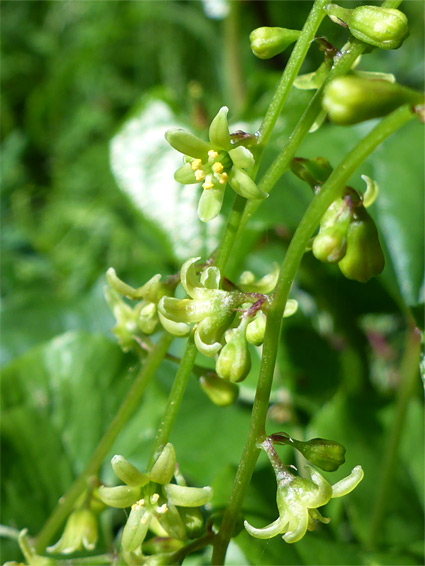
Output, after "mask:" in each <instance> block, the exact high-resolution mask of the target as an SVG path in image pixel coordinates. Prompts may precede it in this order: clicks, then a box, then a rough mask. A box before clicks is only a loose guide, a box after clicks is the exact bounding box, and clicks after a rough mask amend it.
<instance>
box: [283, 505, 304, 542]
mask: <svg viewBox="0 0 425 566" xmlns="http://www.w3.org/2000/svg"><path fill="white" fill-rule="evenodd" d="M290 505H291V514H292V515H293V516H292V519H291V521H290V527H289V528H290V529H291V530H290V531H288V532H286V533H285V534H284V535H283V537H282V538H283V540H284V541H285V542H288V543H291V544H292V543H294V542H298V541H299V540H301V539H302V538H303V536H304V535H305V533H306V532H307V527H308V509H307V507H304V505H302V504H300V503H296V502H295V501H291V503H290Z"/></svg>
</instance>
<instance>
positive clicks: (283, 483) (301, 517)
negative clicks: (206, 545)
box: [244, 438, 364, 543]
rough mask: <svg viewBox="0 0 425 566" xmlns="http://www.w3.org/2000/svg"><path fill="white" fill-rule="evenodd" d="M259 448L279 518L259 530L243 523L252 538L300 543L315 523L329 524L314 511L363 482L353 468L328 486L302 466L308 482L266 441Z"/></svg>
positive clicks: (327, 520) (357, 468)
mask: <svg viewBox="0 0 425 566" xmlns="http://www.w3.org/2000/svg"><path fill="white" fill-rule="evenodd" d="M260 446H261V448H262V449H263V450H264V451H265V452H266V453H267V455H268V456H269V458H270V461H271V463H272V465H273V468H274V471H275V475H276V481H277V495H276V502H277V508H278V511H279V517H278V518H277V519H276V520H275V521H273V523H271V524H270V525H267V526H266V527H263V528H256V527H253V526H252V525H250V524H249V523H248V522H247V521H245V523H244V525H245V529H246V530H247V531H248V532H249V534H250V535H252V536H254V537H256V538H261V539H268V538H272V537H274V536H276V535H279V534H281V535H282V538H283V539H284V540H285V541H286V542H288V543H294V542H297V541H299V540H301V539H302V538H303V536H304V535H305V534H306V532H307V529H308V530H313V529H314V528H315V526H316V524H317V522H321V523H329V521H330V519H328V518H326V517H323V516H322V515H321V513H320V512H319V511H318V507H321V506H323V505H326V503H328V502H329V501H330V500H331V499H332V498H335V497H342V496H344V495H347V494H348V493H350V492H351V491H353V489H354V488H355V487H356V486H357V485H358V484H359V483H360V482H361V480H362V479H363V475H364V474H363V470H362V468H361V466H356V467H355V468H354V469H353V470H352V472H351V474H350V475H349V476H347V477H346V478H344V479H342V480H341V481H339V482H337V483H336V484H334V485H332V486H331V484H330V483H329V482H328V481H327V480H326V479H325V478H324V477H323V476H322V475H321V474H320V473H319V472H318V471H316V470H315V469H314V468H312V467H311V466H306V470H307V473H308V475H309V477H308V478H303V477H299V476H295V475H294V474H293V473H291V472H290V471H289V470H288V469H287V468H286V467H285V466H284V465H283V464H282V462H281V461H280V460H279V458H278V456H277V454H276V453H275V451H274V449H273V446H272V443H271V441H270V439H269V438H266V440H265V441H264V442H263V443H262V444H261V445H260Z"/></svg>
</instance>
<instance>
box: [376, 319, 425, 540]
mask: <svg viewBox="0 0 425 566" xmlns="http://www.w3.org/2000/svg"><path fill="white" fill-rule="evenodd" d="M420 345H421V338H420V333H419V330H418V329H417V328H415V326H414V325H413V324H411V325H410V327H409V329H408V331H407V337H406V346H405V350H404V354H403V357H402V360H401V364H400V387H399V390H398V394H397V401H396V408H395V416H394V419H393V421H392V426H391V430H390V431H389V435H388V441H387V446H386V450H385V455H384V457H383V458H382V460H381V461H382V476H381V481H380V482H379V483H378V488H377V489H378V493H377V495H376V499H375V504H374V507H373V510H372V521H371V526H370V530H369V540H368V547H369V548H371V549H372V548H374V547H375V544H376V539H377V536H378V533H379V529H380V528H381V523H382V519H383V517H384V514H385V510H386V507H387V504H388V500H389V499H390V495H389V493H390V491H391V482H392V479H393V475H394V471H395V470H396V467H397V465H396V460H397V455H398V452H399V447H400V439H401V434H402V432H403V427H404V424H405V420H406V413H407V408H408V405H409V401H410V398H411V396H412V393H413V391H414V388H415V385H416V380H417V377H418V359H419V353H420Z"/></svg>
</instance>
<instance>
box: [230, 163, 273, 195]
mask: <svg viewBox="0 0 425 566" xmlns="http://www.w3.org/2000/svg"><path fill="white" fill-rule="evenodd" d="M229 184H230V186H231V187H232V189H233V190H234V191H235V192H236V193H238V195H241V196H242V197H244V198H247V199H259V200H260V199H261V200H263V199H265V198H267V197H268V196H269V195H268V194H267V193H263V191H260V189H259V188H258V187H257V185H256V184H255V183H254V181H253V180H252V179H251V177H250V176H249V175H248V174H247V173H245V171H242V169H238V168H237V167H232V168H231V169H230V172H229Z"/></svg>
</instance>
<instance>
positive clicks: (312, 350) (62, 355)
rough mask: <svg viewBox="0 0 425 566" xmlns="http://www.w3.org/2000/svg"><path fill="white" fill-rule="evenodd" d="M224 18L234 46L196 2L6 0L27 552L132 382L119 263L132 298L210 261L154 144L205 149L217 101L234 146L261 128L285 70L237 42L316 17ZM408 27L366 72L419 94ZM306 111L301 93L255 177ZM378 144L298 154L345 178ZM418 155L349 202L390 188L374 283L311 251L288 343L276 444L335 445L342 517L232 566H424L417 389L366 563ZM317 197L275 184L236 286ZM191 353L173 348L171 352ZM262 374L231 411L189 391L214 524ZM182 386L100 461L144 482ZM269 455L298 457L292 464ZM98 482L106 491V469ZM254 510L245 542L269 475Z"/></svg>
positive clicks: (18, 445) (162, 389) (270, 513)
mask: <svg viewBox="0 0 425 566" xmlns="http://www.w3.org/2000/svg"><path fill="white" fill-rule="evenodd" d="M213 4H214V6H215V7H217V6H218V5H219V2H215V3H213ZM235 5H236V9H237V11H238V12H239V13H238V16H239V19H238V22H239V32H238V36H237V39H236V43H233V44H231V43H229V31H228V28H227V27H226V21H225V20H221V19H215V18H211V17H208V15H207V14H206V11H205V8H206V6H207V3H202V2H198V1H190V2H184V1H168V2H154V1H147V2H126V1H124V2H115V1H113V2H65V1H64V2H53V1H45V2H29V1H28V2H26V1H23V2H12V1H7V0H6V1H3V2H2V20H1V40H2V69H1V71H2V94H3V102H2V107H1V113H2V116H1V119H2V124H3V129H2V157H1V159H2V200H3V206H2V232H3V233H2V235H3V238H2V240H3V265H2V267H3V269H2V275H3V307H2V308H3V311H2V327H3V336H2V349H1V360H2V363H3V365H4V366H5V368H4V371H3V376H2V417H3V418H2V455H3V459H2V460H3V470H2V502H3V503H2V519H1V522H2V523H3V524H7V525H10V526H14V527H17V528H19V529H21V528H24V527H28V528H29V530H30V533H31V534H35V533H36V532H37V531H38V530H39V529H40V527H41V525H42V524H43V522H44V520H45V519H46V518H47V516H48V514H49V512H50V511H51V510H52V508H53V506H54V505H55V503H56V501H57V499H58V498H59V497H60V496H61V495H62V493H63V492H64V490H65V489H66V487H67V486H68V485H69V484H70V482H71V481H72V478H73V477H74V476H75V475H76V474H78V473H79V472H80V471H81V470H82V468H83V467H84V465H85V463H86V462H87V459H88V457H89V456H90V454H91V452H92V450H93V448H94V447H95V445H96V443H97V441H98V440H99V437H100V435H101V434H102V432H103V431H104V430H105V428H106V426H107V425H108V423H109V422H110V420H111V418H112V416H113V414H114V411H115V410H116V408H117V407H118V405H119V402H120V399H122V396H123V395H124V393H125V391H126V390H127V389H128V387H129V385H130V383H131V381H132V374H133V372H134V369H135V367H136V359H135V358H133V357H132V355H131V354H127V355H124V354H122V353H121V351H120V349H119V348H118V346H116V345H115V342H114V339H113V337H112V334H111V332H110V328H111V327H112V325H113V319H112V316H111V315H110V313H109V311H108V308H107V306H106V303H105V301H104V298H103V285H104V275H103V274H104V272H105V270H106V269H107V268H108V267H109V266H111V265H113V266H114V267H115V269H116V270H117V273H118V274H119V276H120V277H121V278H122V279H124V280H126V281H128V282H129V283H131V284H135V285H139V284H141V283H143V282H144V281H145V280H147V279H148V278H149V277H151V276H152V275H153V274H155V273H157V272H162V273H164V274H167V273H173V272H175V271H176V270H177V269H178V268H179V266H180V264H181V260H182V259H185V258H186V257H188V256H193V255H195V250H196V252H199V253H200V254H203V255H204V256H206V255H208V254H209V253H211V251H212V250H213V249H214V245H215V242H216V240H217V236H218V234H219V233H220V229H221V226H222V224H221V223H220V220H218V221H217V222H216V223H213V226H212V227H208V228H206V227H205V226H204V225H201V223H200V222H198V221H197V219H196V215H195V204H194V203H195V202H196V199H197V195H196V189H194V187H193V186H190V187H187V188H185V189H183V190H182V189H181V188H179V187H178V186H177V185H176V184H175V182H174V181H173V180H172V173H173V171H174V169H175V167H176V165H178V163H179V158H178V156H177V162H176V155H175V152H172V151H171V152H170V150H169V148H168V147H167V146H166V144H165V142H163V131H164V130H165V129H166V128H167V127H170V126H173V125H183V126H185V127H190V128H194V129H197V130H199V131H200V132H202V131H204V129H205V127H206V125H207V124H208V123H209V121H210V119H211V117H213V116H214V115H215V113H216V111H217V109H218V108H219V107H220V106H222V105H223V104H227V105H228V106H229V107H230V108H231V112H232V117H233V118H234V120H235V121H237V124H236V123H235V129H236V128H237V127H240V126H241V125H243V126H244V129H246V130H247V131H255V129H256V128H257V127H258V124H259V121H260V119H261V116H262V115H263V113H264V110H265V108H266V107H267V104H268V101H269V100H270V96H271V92H272V88H273V86H274V85H275V83H276V80H277V79H278V77H279V75H280V72H281V69H282V67H283V64H284V62H285V57H286V55H285V56H281V57H277V58H274V59H273V60H271V61H268V62H263V61H258V60H255V58H254V57H253V56H252V54H251V52H250V50H249V43H248V39H247V38H248V34H249V32H250V31H251V30H252V29H253V28H255V27H258V26H260V25H283V26H285V27H289V28H292V27H293V28H299V27H300V26H301V25H302V23H303V22H304V19H305V17H306V15H307V13H308V10H309V8H310V3H309V2H296V3H295V2H284V1H282V2H273V1H270V2H269V1H265V2H264V1H263V2H237V3H235ZM402 9H403V11H405V12H406V14H407V15H408V17H409V21H410V26H411V36H410V37H409V39H408V40H407V41H406V43H405V45H404V46H403V48H402V49H400V50H399V51H395V52H376V51H375V52H373V53H372V54H370V55H367V56H365V57H364V58H363V60H362V63H361V68H362V69H365V70H376V71H383V72H392V73H394V74H395V75H396V77H397V79H398V80H399V81H400V82H403V83H405V84H407V85H409V86H412V87H415V88H420V89H421V88H423V49H422V47H423V40H424V38H423V5H422V3H420V2H405V3H404V4H403V5H402ZM321 29H322V28H321ZM226 30H227V31H226ZM323 33H324V34H326V35H327V37H328V38H329V39H330V40H331V41H333V42H335V44H336V45H338V46H341V45H342V43H343V42H344V37H345V32H344V30H342V29H341V28H337V26H335V25H332V24H331V23H330V22H325V23H324V25H323ZM236 47H238V48H239V50H240V62H239V64H240V67H241V70H242V76H243V77H244V81H243V83H239V84H238V86H237V89H236V90H235V84H234V83H233V82H232V79H231V76H232V73H231V69H232V67H231V65H232V63H231V61H230V52H231V50H235V49H236ZM320 57H321V54H320V53H319V52H318V51H317V50H315V49H311V53H310V55H309V57H308V60H307V61H306V64H305V65H304V67H303V71H305V72H308V71H312V70H314V69H315V68H316V67H317V65H318V64H319V62H320ZM229 77H230V78H229ZM310 96H311V95H310V93H308V92H305V91H296V92H294V93H293V95H291V97H290V99H289V102H288V107H287V108H288V110H287V112H286V114H285V117H284V118H282V119H281V120H280V122H279V123H278V126H277V128H276V132H275V134H274V136H273V139H272V143H271V145H270V148H269V150H268V152H267V154H266V156H265V159H264V167H266V166H267V163H270V161H271V159H272V158H273V156H274V154H275V152H276V150H277V149H278V148H279V147H280V145H281V143H282V139H284V137H285V136H286V135H288V134H289V132H290V131H291V127H292V126H293V125H294V124H295V123H296V120H297V119H298V117H299V116H300V114H301V112H302V110H303V108H304V106H305V104H306V102H307V101H308V99H309V97H310ZM370 127H371V124H370V123H366V124H363V125H360V126H355V127H350V128H342V127H335V126H330V125H329V124H325V125H324V126H323V127H322V128H321V129H319V130H318V131H317V132H315V133H314V134H311V135H309V136H308V138H307V139H306V141H305V142H304V144H303V146H302V148H301V150H300V152H299V155H300V156H303V157H313V156H316V155H324V156H326V157H328V158H329V160H330V161H331V163H332V164H333V165H336V164H337V163H338V162H339V160H340V159H341V158H342V157H343V156H344V154H345V153H346V152H347V151H348V150H349V149H350V148H351V147H352V146H353V145H354V144H355V142H356V141H357V140H358V139H360V138H361V137H362V136H363V135H364V134H365V133H366V132H367V131H368V130H369V128H370ZM111 140H112V141H111ZM423 153H424V150H423V132H422V129H421V127H420V126H419V124H417V123H412V124H409V125H408V126H406V127H405V128H404V129H403V130H401V131H400V132H399V133H397V134H396V135H395V136H394V137H393V138H390V139H389V140H388V141H387V142H386V143H385V144H383V146H382V147H381V148H379V149H378V150H377V151H376V152H375V154H374V155H373V156H372V158H371V159H370V160H369V161H368V162H367V164H365V167H364V170H362V171H359V172H358V174H357V175H356V176H355V177H353V179H352V184H353V186H355V187H356V188H357V189H360V188H362V181H361V180H360V174H361V173H366V174H368V175H370V176H371V177H373V178H374V179H376V180H377V182H378V183H379V185H380V188H381V192H380V196H379V198H378V200H377V203H376V204H375V205H374V207H373V209H372V214H373V216H374V217H375V219H376V220H377V221H378V224H379V227H380V230H381V238H382V241H383V244H384V246H385V249H386V256H387V266H386V268H385V271H384V273H383V275H382V276H380V277H379V278H377V279H376V280H373V281H371V282H370V283H368V284H366V285H360V284H357V283H353V282H350V281H347V280H345V279H343V278H342V276H341V275H340V273H339V271H338V269H337V268H336V267H332V266H324V265H322V264H319V263H318V262H316V261H314V260H313V258H312V257H310V256H309V255H306V257H305V259H304V261H303V264H302V268H301V271H300V273H299V277H298V280H297V283H296V286H295V288H294V290H293V296H294V297H295V298H297V300H298V301H299V303H300V309H299V312H298V313H297V314H296V315H295V316H294V317H292V318H291V319H288V320H287V321H286V323H285V325H284V330H283V334H282V340H281V349H280V353H279V360H278V366H277V370H276V379H275V385H274V391H273V405H272V407H271V409H270V414H269V422H268V432H270V433H271V432H273V431H279V430H285V431H287V432H288V433H290V434H293V435H294V436H296V437H299V438H301V437H313V436H324V437H329V438H333V439H335V440H337V441H340V442H342V443H343V444H345V446H346V447H347V449H348V451H347V453H348V458H347V464H346V465H345V466H344V467H343V470H341V474H342V475H344V474H346V473H348V471H349V469H350V465H355V464H361V465H362V466H363V467H364V469H365V474H366V476H365V480H364V481H363V483H362V484H361V486H360V487H359V488H358V489H357V490H356V491H355V492H354V493H353V494H351V495H350V497H349V498H347V502H344V506H343V507H341V505H338V502H336V503H337V504H336V505H334V504H332V505H329V506H328V509H327V510H326V511H327V513H328V514H329V516H331V517H332V519H333V520H332V523H331V525H330V526H329V527H325V528H322V529H321V530H319V531H317V532H315V533H311V534H308V535H307V537H306V538H305V539H304V540H303V541H301V542H299V543H297V544H296V545H293V546H291V545H287V544H285V543H283V542H282V541H281V540H280V539H275V540H272V541H267V542H263V541H258V540H256V539H251V538H249V537H248V535H247V534H246V533H241V534H240V535H239V536H238V537H237V539H236V542H235V543H233V544H232V546H231V548H230V551H229V558H228V563H229V564H294V565H295V564H324V565H325V564H420V563H421V562H422V560H423V558H422V557H421V556H422V544H421V540H422V536H423V519H422V517H423V502H424V497H423V445H424V441H423V433H422V431H423V408H422V402H421V397H420V387H419V381H418V383H417V384H415V390H414V392H413V393H412V395H411V398H410V401H409V407H408V414H407V419H406V423H405V427H404V431H403V436H402V441H401V448H400V454H399V457H398V459H397V462H396V465H395V466H394V470H393V479H392V485H391V497H390V499H389V501H388V502H387V507H386V513H385V517H384V520H383V522H382V525H381V529H380V531H379V539H378V543H379V544H378V547H377V548H378V550H374V551H373V552H372V551H370V550H368V543H369V542H370V541H369V540H368V533H369V530H370V529H369V527H370V518H371V508H373V504H374V500H375V494H376V489H377V486H379V484H380V482H381V481H382V474H383V469H382V461H383V454H384V450H385V443H386V439H387V438H388V434H389V431H390V429H391V423H392V421H393V419H394V414H395V407H396V397H397V391H398V389H399V385H400V382H401V381H402V379H403V375H401V373H400V363H401V359H402V356H403V351H404V348H405V340H406V338H405V335H406V329H407V328H408V325H409V320H410V318H411V317H412V316H414V317H416V323H417V324H418V325H420V326H422V323H423V320H422V317H421V313H422V312H423V296H421V291H422V292H423V273H424V268H423V261H422V258H423V255H424V254H423V241H424V238H423V221H422V214H421V211H422V210H423V202H422V201H421V199H422V198H423V196H422V191H421V187H422V183H423V162H422V156H423ZM228 196H229V195H228ZM310 198H311V195H310V193H309V189H307V188H306V187H304V186H303V185H302V184H301V182H299V181H298V180H297V179H295V177H293V176H292V175H291V174H290V173H287V174H285V175H284V177H283V178H282V180H281V182H280V183H279V185H278V186H277V187H276V188H275V190H274V192H273V194H272V196H271V197H270V199H268V200H267V201H265V203H264V204H263V205H262V207H261V208H260V210H259V211H258V213H257V216H256V217H255V219H254V220H253V222H252V224H250V226H249V230H248V233H247V236H246V238H244V240H243V242H242V243H241V244H240V245H239V247H238V250H236V251H235V253H234V255H233V257H232V260H231V262H230V265H229V269H228V275H229V276H231V277H232V276H233V277H236V276H237V275H238V274H239V273H240V271H241V270H244V269H251V270H253V271H254V272H256V273H257V274H258V275H260V274H263V273H265V272H266V271H267V270H269V269H270V268H271V266H272V264H273V262H274V261H279V262H280V261H281V258H282V257H283V255H284V252H285V249H286V247H287V244H288V241H289V239H290V237H291V234H292V232H293V230H294V228H295V227H296V225H297V223H298V221H299V219H300V217H301V215H302V213H303V210H304V209H305V207H306V205H307V204H308V202H309V200H310ZM229 205H230V203H228V202H227V201H226V203H225V206H229ZM182 342H183V341H182V340H180V339H178V340H176V341H175V342H174V345H173V349H174V350H173V351H174V353H176V354H178V353H179V352H180V351H181V349H182ZM306 352H308V355H306ZM254 355H255V353H254ZM199 363H201V364H206V363H207V362H206V360H205V359H201V358H200V359H199ZM258 367H259V355H258V353H257V355H256V358H255V360H254V363H253V369H252V371H251V374H250V376H249V377H248V379H247V381H245V382H244V384H243V386H242V387H241V395H240V399H239V401H238V402H237V404H236V405H235V406H233V407H228V408H224V409H220V408H218V407H216V406H214V405H212V404H211V403H210V401H209V400H208V399H207V398H206V397H205V395H204V394H203V393H202V391H201V390H200V388H199V386H198V384H197V382H196V380H195V379H193V380H192V382H191V383H190V385H189V389H188V392H187V396H186V398H185V400H184V404H183V407H182V409H181V411H180V414H179V418H178V421H177V424H176V427H175V429H174V431H173V435H172V439H171V440H172V442H173V443H174V444H175V447H176V451H177V454H178V459H179V463H180V466H181V468H182V470H183V472H184V473H185V474H186V475H187V476H188V478H190V479H191V481H193V482H195V483H197V484H199V485H205V484H208V483H209V484H211V485H213V487H214V489H215V498H214V501H213V504H214V507H216V508H217V509H219V508H220V507H222V506H224V505H225V503H226V501H227V497H228V495H229V492H230V489H231V484H232V479H233V475H234V471H235V468H236V465H237V463H238V461H239V457H240V453H241V450H242V446H243V443H244V441H245V437H246V431H247V426H248V421H249V415H250V405H251V402H252V398H253V392H254V388H255V380H256V375H257V372H258ZM174 373H175V367H174V366H173V365H172V364H171V362H164V363H163V365H162V366H161V368H160V371H159V374H158V378H157V380H156V381H155V383H153V384H152V385H151V386H150V388H149V389H148V391H147V393H146V395H145V398H144V400H143V403H142V405H141V407H140V410H139V411H138V412H137V414H136V415H135V416H134V417H133V419H132V420H131V421H130V422H129V423H128V425H127V427H126V428H125V430H124V431H123V432H122V434H121V436H120V437H119V439H118V441H117V445H116V446H115V447H114V448H113V450H112V451H111V456H112V455H113V454H114V453H116V452H119V453H121V454H123V455H124V456H126V457H127V458H130V459H131V460H132V461H133V462H134V463H135V464H140V465H141V466H142V467H143V466H144V464H145V461H146V457H147V454H148V450H149V446H150V443H151V441H152V439H153V436H154V434H155V430H156V426H157V423H158V420H159V418H160V415H161V411H162V408H163V406H164V404H165V401H166V398H167V394H168V391H169V388H170V385H171V382H172V379H173V375H174ZM82 400H84V402H82ZM194 423H196V427H194ZM194 428H196V435H194V433H193V431H194ZM280 453H281V455H282V457H283V458H286V459H287V461H288V462H290V461H291V458H292V455H291V454H290V453H287V454H286V453H285V452H284V451H283V449H282V450H281V452H280ZM102 473H103V479H104V480H105V481H110V482H112V481H114V480H113V477H112V475H111V471H110V466H109V464H108V462H107V463H106V465H105V466H104V470H103V472H102ZM334 475H335V476H338V473H336V474H334ZM333 479H335V478H332V480H333ZM336 479H339V477H337V478H336ZM333 503H335V502H333ZM245 512H246V516H247V518H248V520H249V521H250V522H254V523H255V524H260V523H261V524H265V523H266V522H268V521H269V520H271V519H273V518H274V517H275V513H276V510H275V483H274V478H273V475H272V471H271V470H270V468H269V467H267V464H266V461H265V459H264V460H262V459H260V461H259V466H258V471H257V472H256V474H255V476H254V478H253V482H252V486H251V488H250V493H249V496H248V498H247V500H246V502H245ZM123 517H124V516H123V514H122V513H121V514H120V513H116V515H114V516H113V517H112V519H110V520H109V522H108V521H106V522H105V532H106V536H105V539H104V541H103V542H102V543H101V544H102V545H103V547H104V548H103V550H105V548H107V546H108V544H110V540H109V539H108V532H111V531H110V529H112V531H113V529H114V528H117V527H118V525H119V524H120V522H122V520H123ZM3 547H4V553H3V556H2V558H3V559H4V560H7V559H11V558H14V557H17V556H18V555H17V553H16V547H15V544H13V543H9V542H6V543H5V544H4V545H3ZM194 560H195V559H191V561H192V562H193V561H194ZM202 560H203V558H202V557H201V558H199V559H198V563H202ZM188 563H189V560H188Z"/></svg>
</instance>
